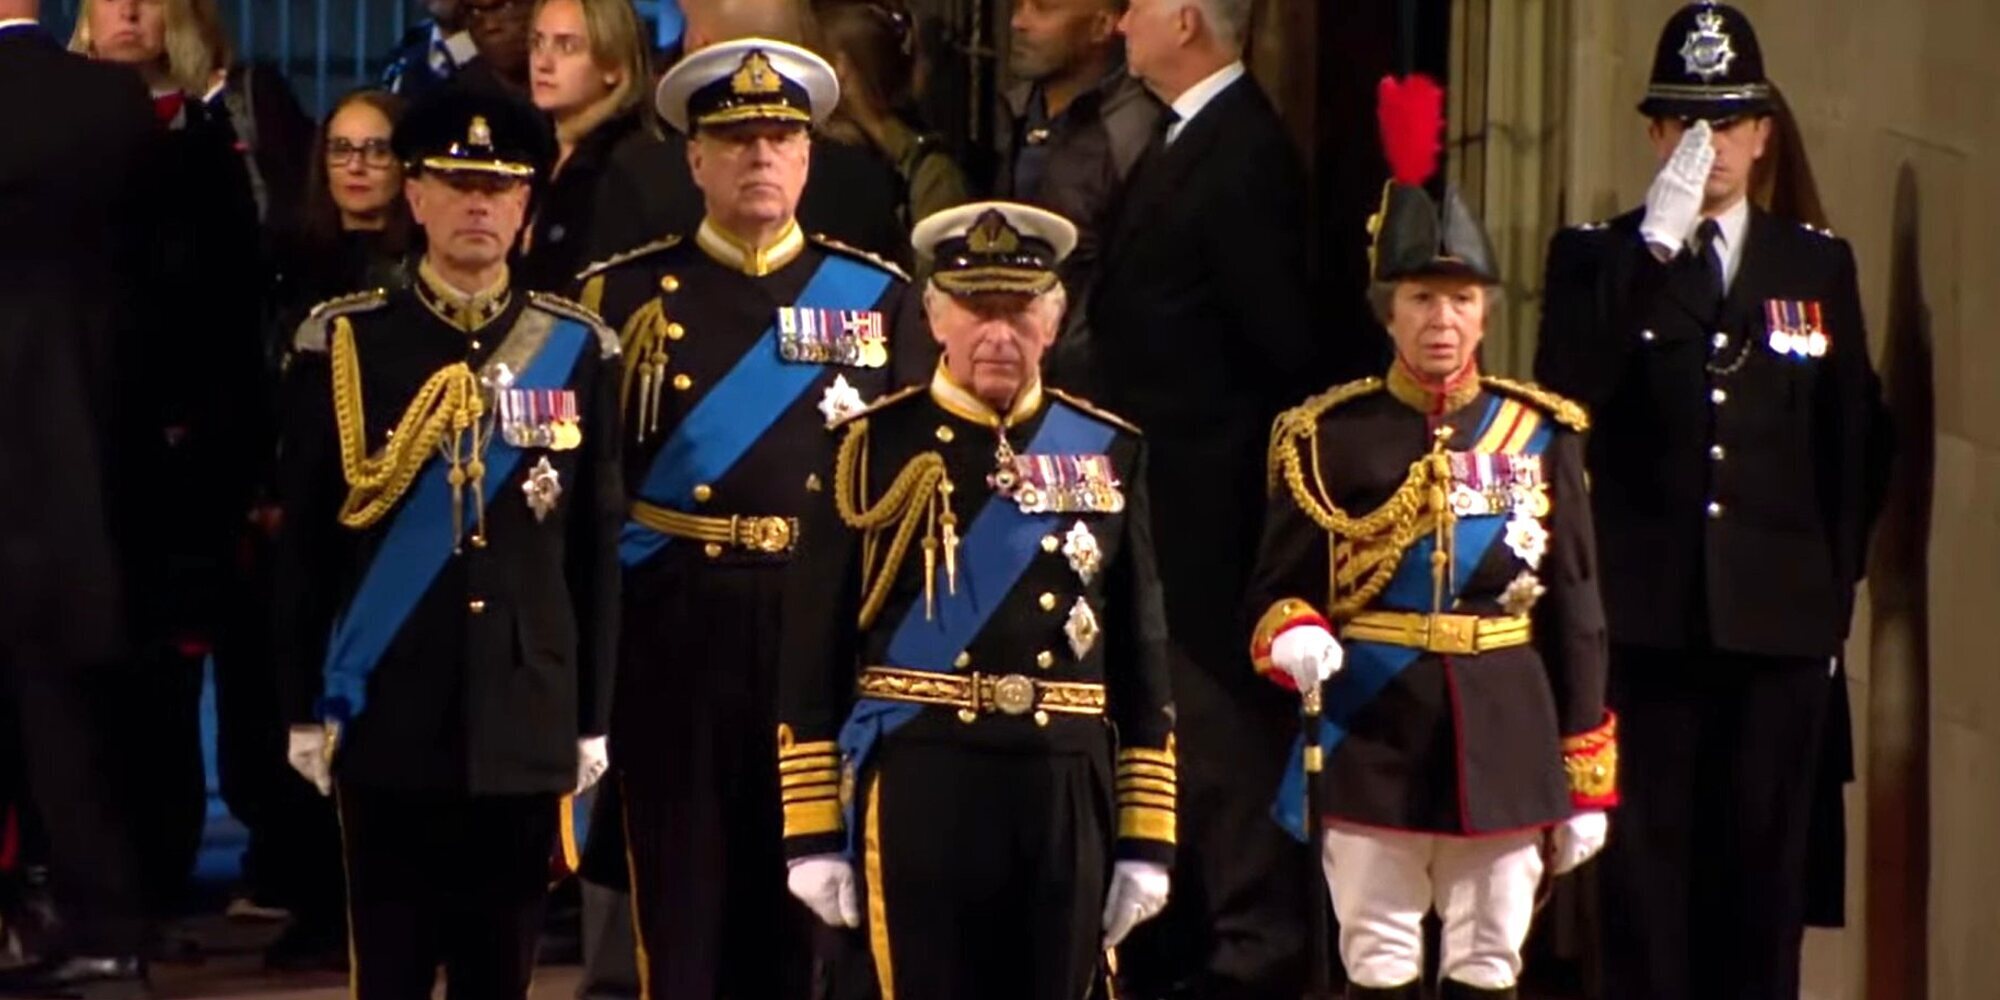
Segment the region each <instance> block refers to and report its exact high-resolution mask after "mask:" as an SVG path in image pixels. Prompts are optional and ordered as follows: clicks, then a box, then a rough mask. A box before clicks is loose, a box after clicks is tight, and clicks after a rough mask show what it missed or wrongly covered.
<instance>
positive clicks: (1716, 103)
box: [1639, 3, 1771, 121]
mask: <svg viewBox="0 0 2000 1000" xmlns="http://www.w3.org/2000/svg"><path fill="white" fill-rule="evenodd" d="M1770 110H1771V81H1770V80H1769V79H1767V78H1766V77H1765V76H1764V50H1763V48H1762V47H1761V46H1759V45H1758V44H1757V31H1756V29H1754V28H1752V27H1751V26H1750V19H1749V18H1747V17H1745V16H1743V12H1742V11H1740V10H1737V9H1736V8H1734V7H1731V6H1729V5H1727V4H1720V3H1692V4H1689V5H1687V6H1686V7H1682V8H1681V9H1680V10H1679V11H1678V12H1677V13H1675V14H1674V16H1673V18H1672V19H1670V20H1669V21H1667V26H1666V28H1665V29H1663V30H1662V31H1661V32H1660V44H1659V47H1658V48H1657V49H1656V50H1655V51H1654V53H1653V76H1652V80H1651V82H1649V83H1648V84H1647V85H1646V99H1645V100H1643V101H1641V102H1639V112H1640V113H1641V114H1644V115H1647V116H1648V117H1652V118H1706V119H1709V120H1711V121H1720V120H1724V119H1728V118H1736V117H1739V116H1742V115H1763V114H1768V113H1769V112H1770Z"/></svg>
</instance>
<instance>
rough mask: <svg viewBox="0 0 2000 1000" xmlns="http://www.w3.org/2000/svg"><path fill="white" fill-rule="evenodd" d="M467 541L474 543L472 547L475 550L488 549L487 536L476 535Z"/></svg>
mask: <svg viewBox="0 0 2000 1000" xmlns="http://www.w3.org/2000/svg"><path fill="white" fill-rule="evenodd" d="M467 540H468V541H470V542H471V543H472V547H473V548H475V549H483V548H485V547H486V536H485V535H474V536H472V537H471V538H470V539H467Z"/></svg>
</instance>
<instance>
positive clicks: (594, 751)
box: [575, 736, 611, 795]
mask: <svg viewBox="0 0 2000 1000" xmlns="http://www.w3.org/2000/svg"><path fill="white" fill-rule="evenodd" d="M610 767H611V751H610V750H609V749H607V748H606V747H605V744H604V737H602V736H586V737H584V738H582V739H580V740H577V741H576V793H575V794H577V795H582V794H583V793H585V792H587V791H590V786H592V785H595V784H597V779H599V778H602V777H604V772H605V771H606V770H608V769H609V768H610Z"/></svg>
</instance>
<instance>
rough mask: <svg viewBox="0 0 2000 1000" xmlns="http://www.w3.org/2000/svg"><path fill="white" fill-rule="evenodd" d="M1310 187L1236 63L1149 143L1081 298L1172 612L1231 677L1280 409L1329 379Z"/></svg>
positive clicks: (1189, 644)
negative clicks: (1156, 144) (1193, 109)
mask: <svg viewBox="0 0 2000 1000" xmlns="http://www.w3.org/2000/svg"><path fill="white" fill-rule="evenodd" d="M1305 192H1306V185H1305V174H1304V170H1303V169H1302V168H1301V166H1300V162H1299V156H1298V152H1297V150H1296V149H1295V148H1294V147H1293V145H1292V143H1291V140H1290V138H1289V137H1288V136H1287V135H1286V134H1285V131H1284V128H1283V126H1282V124H1281V123H1280V122H1279V120H1278V116H1277V113H1276V111H1274V110H1273V109H1272V107H1271V103H1270V101H1269V100H1267V99H1266V98H1265V96H1264V94H1263V92H1262V91H1260V90H1259V89H1258V88H1257V85H1256V83H1255V82H1254V81H1253V80H1251V79H1250V78H1249V77H1247V76H1246V77H1244V78H1243V79H1242V80H1240V81H1238V82H1236V83H1235V84H1233V85H1231V86H1230V87H1229V88H1227V89H1226V90H1224V91H1223V92H1222V93H1221V94H1219V95H1218V96H1217V97H1216V98H1215V100H1214V101H1212V102H1211V103H1210V104H1209V105H1208V106H1207V107H1205V108H1203V109H1202V111H1201V112H1200V113H1199V114H1197V115H1195V116H1194V118H1193V119H1192V120H1191V121H1189V122H1188V123H1187V125H1186V127H1185V128H1183V129H1182V130H1181V133H1180V135H1179V136H1178V137H1176V139H1175V141H1174V143H1173V144H1172V145H1170V146H1166V147H1164V148H1163V149H1162V148H1154V149H1150V150H1148V151H1147V152H1146V153H1145V154H1144V155H1142V156H1141V158H1140V161H1139V164H1138V165H1137V166H1136V167H1134V168H1133V172H1132V176H1131V177H1130V178H1129V179H1128V181H1127V187H1126V191H1125V194H1124V197H1123V201H1122V204H1121V206H1120V208H1119V209H1118V213H1117V216H1116V219H1115V221H1114V222H1113V224H1112V227H1111V229H1110V236H1109V238H1108V239H1107V240H1106V241H1105V246H1104V257H1103V261H1102V263H1101V265H1100V269H1099V274H1098V279H1097V287H1096V290H1095V291H1094V293H1093V294H1092V296H1091V300H1090V306H1089V309H1090V329H1091V339H1092V345H1091V347H1090V349H1089V351H1088V352H1087V353H1088V357H1087V358H1086V359H1085V364H1084V366H1083V372H1082V374H1083V378H1082V379H1080V380H1079V381H1081V382H1082V386H1081V388H1080V391H1081V392H1083V393H1084V394H1085V395H1088V396H1089V397H1090V398H1092V399H1095V400H1098V401H1100V402H1101V403H1103V405H1105V406H1107V407H1109V408H1110V409H1112V410H1114V411H1116V412H1118V413H1121V414H1123V415H1125V416H1126V417H1128V418H1130V419H1131V420H1132V421H1133V422H1135V423H1137V424H1138V425H1139V426H1140V428H1142V429H1143V430H1144V431H1145V432H1146V434H1147V436H1148V437H1149V438H1150V439H1151V441H1152V445H1153V448H1152V466H1151V479H1152V482H1151V486H1152V496H1153V519H1154V528H1155V530H1154V537H1155V538H1157V539H1159V562H1160V576H1161V579H1162V580H1163V581H1164V582H1165V584H1166V594H1167V611H1168V616H1167V618H1168V621H1170V622H1172V623H1173V628H1174V630H1175V634H1174V638H1175V641H1176V642H1177V643H1179V644H1180V645H1181V646H1183V647H1184V648H1185V649H1186V650H1187V651H1188V652H1190V653H1191V654H1192V655H1194V656H1195V658H1196V659H1197V660H1198V661H1200V662H1202V663H1203V665H1204V666H1206V667H1208V668H1209V669H1211V670H1215V671H1218V672H1219V673H1220V674H1221V675H1222V676H1223V677H1224V678H1226V679H1227V680H1228V681H1229V682H1230V683H1232V684H1233V683H1239V682H1240V683H1246V684H1247V683H1249V682H1250V681H1251V680H1252V673H1251V670H1250V667H1249V664H1248V663H1247V662H1243V655H1242V649H1243V642H1242V639H1243V637H1242V635H1241V634H1240V629H1238V628H1237V625H1238V624H1239V623H1238V621H1237V609H1238V608H1239V607H1240V606H1241V603H1242V600H1243V586H1244V583H1245V581H1246V580H1247V578H1248V576H1249V571H1250V562H1251V559H1252V557H1253V556H1254V554H1255V553H1256V551H1257V541H1258V536H1259V526H1260V524H1261V522H1262V518H1263V511H1264V495H1263V482H1264V446H1265V443H1266V440H1267V438H1268V432H1269V430H1270V426H1271V420H1272V418H1274V417H1275V416H1276V415H1277V414H1278V413H1279V411H1281V410H1283V409H1284V408H1286V407H1288V406H1291V405H1292V404H1294V403H1297V402H1298V401H1299V400H1301V399H1303V398H1304V397H1305V396H1306V395H1307V394H1308V393H1309V392H1312V391H1316V390H1318V389H1321V388H1324V387H1325V385H1326V382H1327V373H1326V371H1325V369H1324V368H1323V366H1322V364H1321V360H1320V359H1321V356H1322V350H1321V345H1320V342H1321V341H1322V340H1324V339H1325V338H1326V337H1327V336H1329V331H1326V330H1324V329H1322V328H1320V327H1319V326H1318V325H1317V324H1316V323H1314V322H1313V316H1312V314H1311V312H1310V310H1309V309H1308V308H1307V304H1306V249H1305V236H1306V234H1305V200H1306V195H1305ZM1239 675H1240V676H1239Z"/></svg>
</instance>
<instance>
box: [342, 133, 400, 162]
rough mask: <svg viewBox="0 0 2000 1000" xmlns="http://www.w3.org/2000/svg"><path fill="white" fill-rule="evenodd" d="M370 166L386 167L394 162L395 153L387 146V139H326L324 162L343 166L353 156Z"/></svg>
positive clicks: (351, 160)
mask: <svg viewBox="0 0 2000 1000" xmlns="http://www.w3.org/2000/svg"><path fill="white" fill-rule="evenodd" d="M357 156H358V157H360V158H361V162H362V163H363V164H365V165H367V166H371V167H386V166H389V165H391V164H393V163H395V162H396V153H395V151H394V150H392V149H390V148H389V140H387V139H367V140H364V141H362V142H354V141H352V140H349V139H328V140H327V142H326V162H327V163H329V164H331V165H333V166H336V167H340V166H345V165H347V164H349V163H352V162H354V158H355V157H357Z"/></svg>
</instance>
